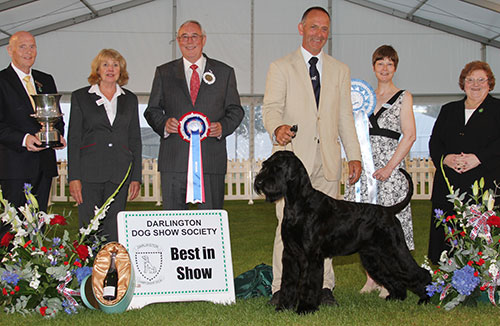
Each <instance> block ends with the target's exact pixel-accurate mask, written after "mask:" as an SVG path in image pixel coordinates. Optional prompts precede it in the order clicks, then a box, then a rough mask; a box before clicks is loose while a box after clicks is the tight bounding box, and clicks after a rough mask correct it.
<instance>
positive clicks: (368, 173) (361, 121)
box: [353, 110, 377, 204]
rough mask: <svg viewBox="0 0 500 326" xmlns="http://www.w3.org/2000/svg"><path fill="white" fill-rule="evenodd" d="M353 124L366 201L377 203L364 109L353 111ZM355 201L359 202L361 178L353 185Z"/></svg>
mask: <svg viewBox="0 0 500 326" xmlns="http://www.w3.org/2000/svg"><path fill="white" fill-rule="evenodd" d="M353 115H354V125H355V126H356V133H357V134H358V141H359V147H360V148H361V158H362V161H363V173H364V174H365V177H366V187H367V189H366V190H367V194H368V198H367V202H368V203H372V204H376V203H377V184H376V180H375V179H374V178H373V173H374V172H375V165H374V163H373V156H372V147H371V144H370V134H369V125H368V115H367V114H366V111H365V110H358V111H354V112H353ZM354 187H355V188H354V189H355V194H356V202H361V201H362V198H361V178H360V179H359V180H358V182H356V184H355V186H354Z"/></svg>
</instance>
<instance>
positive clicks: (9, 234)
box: [0, 232, 14, 247]
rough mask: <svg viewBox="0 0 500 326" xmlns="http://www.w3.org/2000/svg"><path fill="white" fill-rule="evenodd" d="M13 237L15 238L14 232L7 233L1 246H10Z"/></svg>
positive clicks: (0, 243)
mask: <svg viewBox="0 0 500 326" xmlns="http://www.w3.org/2000/svg"><path fill="white" fill-rule="evenodd" d="M12 239H14V235H13V234H11V233H9V232H7V233H5V234H4V236H3V237H2V240H1V241H0V247H8V246H9V243H10V241H11V240H12Z"/></svg>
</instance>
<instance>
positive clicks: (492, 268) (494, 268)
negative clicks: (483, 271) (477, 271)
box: [488, 263, 499, 277]
mask: <svg viewBox="0 0 500 326" xmlns="http://www.w3.org/2000/svg"><path fill="white" fill-rule="evenodd" d="M498 272H499V269H498V266H497V265H496V264H495V263H492V264H491V265H490V268H488V273H490V275H492V276H493V277H495V276H496V275H497V274H498Z"/></svg>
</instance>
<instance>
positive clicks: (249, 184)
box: [50, 158, 435, 205]
mask: <svg viewBox="0 0 500 326" xmlns="http://www.w3.org/2000/svg"><path fill="white" fill-rule="evenodd" d="M227 163H228V164H227V174H226V194H225V197H224V199H225V200H248V201H249V202H250V203H252V202H253V200H254V199H261V198H262V197H260V196H258V195H257V194H255V193H254V191H253V180H254V177H255V175H256V174H257V172H258V171H259V170H260V167H261V164H262V161H254V162H251V161H249V160H236V161H228V162H227ZM405 163H406V168H407V171H408V172H409V173H410V175H411V177H412V180H413V185H414V186H413V187H414V189H413V190H414V191H413V199H430V196H431V193H432V180H433V178H434V171H435V168H434V165H433V163H432V161H431V160H430V159H428V158H425V159H406V161H405ZM58 170H59V176H58V177H57V178H54V180H53V182H52V190H51V192H52V194H51V199H50V200H51V202H67V201H73V198H71V196H70V195H69V191H68V187H67V186H68V164H67V162H66V161H60V162H58ZM347 176H348V170H347V162H344V165H343V174H342V180H341V183H340V185H339V187H340V189H339V193H340V194H343V191H344V185H345V181H346V180H347V179H348V178H347ZM160 180H161V178H160V172H158V162H157V160H156V159H144V160H143V161H142V181H143V182H142V189H141V193H140V194H139V196H138V197H137V198H136V199H134V201H141V202H155V203H156V205H161V185H160Z"/></svg>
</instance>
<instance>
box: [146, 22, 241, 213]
mask: <svg viewBox="0 0 500 326" xmlns="http://www.w3.org/2000/svg"><path fill="white" fill-rule="evenodd" d="M177 43H178V45H179V48H180V50H181V52H182V58H180V59H177V60H174V61H171V62H168V63H166V64H164V65H161V66H159V67H157V68H156V73H155V77H154V80H153V86H152V89H151V95H150V98H149V103H148V107H147V109H146V111H145V112H144V117H145V118H146V120H147V121H148V123H149V125H150V126H151V127H152V128H153V130H154V131H155V132H156V133H157V134H159V135H160V137H161V142H160V154H159V162H158V169H159V171H160V172H161V188H162V199H163V208H164V209H187V208H188V206H187V204H186V191H187V190H186V188H187V187H186V184H187V171H188V155H189V143H188V142H186V141H184V140H182V138H181V137H180V136H179V135H176V133H178V126H179V119H180V118H181V117H182V116H183V115H184V114H186V113H188V112H191V111H198V112H201V113H203V114H205V115H206V116H207V117H208V119H209V120H210V131H209V134H208V138H206V139H205V140H204V141H203V142H202V144H201V151H202V159H203V178H204V185H205V195H206V201H205V203H203V204H200V205H199V208H203V209H221V208H222V206H223V203H224V192H225V186H224V177H225V174H226V170H227V151H226V137H227V136H229V135H230V134H232V133H233V132H234V130H235V129H236V128H237V127H238V125H239V124H240V122H241V120H242V119H243V115H244V112H243V108H242V107H241V104H240V96H239V94H238V90H237V88H236V77H235V74H234V70H233V68H231V67H229V66H228V65H226V64H224V63H222V62H220V61H217V60H214V59H211V58H209V57H207V56H206V55H205V54H203V46H204V45H205V43H206V35H205V33H204V31H203V29H202V27H201V25H200V23H199V22H197V21H192V20H190V21H187V22H185V23H183V24H182V25H181V26H180V27H179V30H178V32H177ZM193 76H195V77H197V78H198V83H197V85H199V91H198V93H197V95H195V96H194V97H192V95H191V93H190V92H191V89H192V88H197V86H196V87H192V85H195V84H193V81H192V80H191V79H192V78H193Z"/></svg>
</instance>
